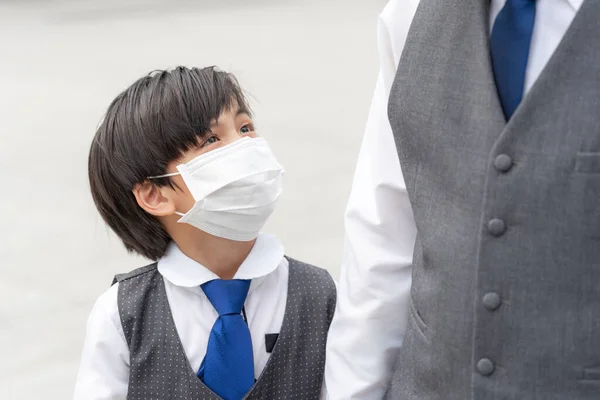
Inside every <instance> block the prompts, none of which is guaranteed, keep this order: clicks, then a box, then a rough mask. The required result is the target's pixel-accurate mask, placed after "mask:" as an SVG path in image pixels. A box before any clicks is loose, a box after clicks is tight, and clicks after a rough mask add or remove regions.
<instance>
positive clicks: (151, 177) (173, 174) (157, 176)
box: [146, 172, 181, 179]
mask: <svg viewBox="0 0 600 400" xmlns="http://www.w3.org/2000/svg"><path fill="white" fill-rule="evenodd" d="M177 175H181V172H171V173H170V174H164V175H156V176H147V177H146V179H160V178H170V177H172V176H177Z"/></svg>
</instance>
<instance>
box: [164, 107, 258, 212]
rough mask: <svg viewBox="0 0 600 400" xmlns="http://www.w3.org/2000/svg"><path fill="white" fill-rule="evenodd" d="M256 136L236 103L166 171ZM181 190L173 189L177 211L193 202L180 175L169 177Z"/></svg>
mask: <svg viewBox="0 0 600 400" xmlns="http://www.w3.org/2000/svg"><path fill="white" fill-rule="evenodd" d="M246 136H248V137H252V138H255V137H257V134H256V131H255V130H254V123H253V121H252V118H250V116H249V115H248V114H247V113H246V112H245V111H243V110H241V109H240V108H239V107H238V105H237V103H233V105H232V106H231V109H230V110H225V111H223V112H222V113H221V115H220V116H219V119H218V120H213V121H212V123H211V125H210V132H209V133H208V134H207V135H206V136H205V137H204V138H203V139H201V141H200V142H199V143H198V146H197V147H196V148H194V149H191V150H189V151H187V152H185V153H184V154H183V155H182V156H181V157H180V158H179V159H177V160H175V161H173V162H171V163H170V164H169V166H168V168H167V171H166V173H171V172H177V166H178V165H180V164H185V163H187V162H189V161H191V160H193V159H194V158H196V157H198V156H199V155H201V154H204V153H208V152H210V151H212V150H215V149H218V148H219V147H222V146H225V145H228V144H231V143H233V142H235V141H236V140H240V139H241V138H243V137H246ZM171 179H172V180H173V182H175V184H176V185H177V186H178V187H179V188H180V189H181V190H172V191H173V201H174V202H175V208H176V210H177V211H179V212H182V213H186V212H187V211H188V210H189V209H191V208H192V206H193V205H194V203H195V200H194V198H193V197H192V194H191V193H190V191H189V190H188V188H187V186H186V185H185V183H184V182H183V179H182V178H181V176H180V175H177V176H174V177H172V178H171Z"/></svg>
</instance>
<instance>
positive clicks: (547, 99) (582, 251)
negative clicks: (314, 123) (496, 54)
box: [387, 0, 600, 400]
mask: <svg viewBox="0 0 600 400" xmlns="http://www.w3.org/2000/svg"><path fill="white" fill-rule="evenodd" d="M488 18H489V1H488V0H421V2H420V5H419V7H418V10H417V13H416V16H415V19H414V21H413V23H412V25H411V28H410V32H409V35H408V40H407V42H406V47H405V48H404V51H403V53H402V57H401V60H400V63H399V66H398V71H397V75H396V78H395V81H394V84H393V87H392V90H391V96H390V99H389V109H388V114H389V119H390V123H391V126H392V129H393V132H394V138H395V141H396V145H397V148H398V155H399V158H400V162H401V166H402V171H403V175H404V178H405V181H406V185H407V188H408V194H409V198H410V201H411V205H412V208H413V212H414V217H415V221H416V225H417V230H418V235H417V236H418V237H417V242H416V245H415V251H414V259H413V284H412V290H411V300H412V301H411V304H410V311H411V312H410V316H409V321H408V328H407V331H406V335H405V338H404V343H403V346H402V348H401V350H400V353H399V356H398V358H397V361H396V365H395V367H394V374H393V378H392V385H391V387H390V389H389V392H388V395H387V397H388V398H390V399H403V400H433V399H435V400H467V399H477V400H509V399H511V400H517V399H519V400H521V399H540V400H558V399H561V400H567V399H568V400H584V399H586V400H591V399H595V400H598V399H600V0H587V1H585V2H584V4H583V5H582V8H581V9H580V11H579V13H578V14H577V16H576V18H575V20H574V21H573V23H572V25H571V27H570V29H569V31H568V32H567V34H566V36H565V37H564V39H563V40H562V42H561V44H560V45H559V47H558V49H557V50H556V52H555V53H554V55H553V56H552V58H551V59H550V61H549V62H548V64H547V66H546V68H545V69H544V71H543V72H542V74H541V75H540V77H539V78H538V80H537V81H536V82H535V85H534V86H533V87H532V89H531V90H530V91H529V93H528V94H527V96H526V97H525V98H524V99H523V101H522V103H521V105H520V106H519V108H518V109H517V111H516V112H515V113H514V115H513V117H512V118H511V119H510V121H509V122H508V123H507V122H506V120H505V119H504V116H503V114H502V110H501V107H500V103H499V100H498V96H497V91H496V88H495V85H494V79H493V74H492V70H491V65H490V55H489V48H488V41H489V22H488ZM390 218H393V216H392V215H391V216H390Z"/></svg>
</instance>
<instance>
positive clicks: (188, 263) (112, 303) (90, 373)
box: [74, 234, 289, 400]
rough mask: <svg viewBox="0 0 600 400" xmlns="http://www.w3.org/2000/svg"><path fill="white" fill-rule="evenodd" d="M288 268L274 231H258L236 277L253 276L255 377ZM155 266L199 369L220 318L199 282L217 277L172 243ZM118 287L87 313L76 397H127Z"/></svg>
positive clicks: (249, 305) (249, 309) (279, 316)
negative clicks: (161, 277)
mask: <svg viewBox="0 0 600 400" xmlns="http://www.w3.org/2000/svg"><path fill="white" fill-rule="evenodd" d="M288 268H289V266H288V261H287V260H286V259H285V258H284V249H283V246H282V245H281V244H280V243H279V241H278V240H277V239H275V238H274V237H273V236H269V235H265V234H261V235H260V236H259V237H258V238H257V240H256V244H255V245H254V247H253V248H252V250H251V251H250V254H249V255H248V257H247V258H246V260H244V262H243V263H242V265H241V266H240V268H239V270H238V271H237V273H236V275H235V277H234V278H235V279H252V282H251V284H250V289H249V291H248V297H247V298H246V303H245V311H246V316H247V318H248V320H247V322H248V326H249V328H250V335H251V337H252V350H253V353H254V375H255V377H256V378H257V379H258V377H259V375H260V374H261V372H262V371H263V369H264V368H265V365H266V364H267V360H268V359H269V356H270V354H269V353H267V351H266V348H265V334H268V333H279V331H280V329H281V324H282V322H283V316H284V312H285V306H286V300H287V292H288V275H289V269H288ZM158 271H159V272H160V274H161V275H162V276H163V278H164V282H165V289H166V292H167V299H168V301H169V305H170V308H171V312H172V314H173V320H174V321H175V327H176V328H177V333H178V334H179V338H180V339H181V343H182V344H183V349H184V351H185V354H186V356H187V358H188V361H189V362H190V366H191V367H192V369H194V370H196V371H197V370H198V369H199V367H200V364H201V362H202V360H203V359H204V355H205V354H206V348H207V345H208V337H209V334H210V331H211V329H212V327H213V324H214V323H215V320H216V319H217V317H218V314H217V312H216V311H215V309H214V308H213V306H212V304H211V303H210V302H209V300H208V298H207V297H206V295H205V294H204V292H203V291H202V289H201V288H200V285H202V284H203V283H205V282H208V281H211V280H213V279H219V278H218V276H217V275H215V274H214V273H212V272H211V271H209V270H208V269H207V268H205V267H204V266H202V265H200V264H198V263H197V262H195V261H194V260H192V259H190V258H188V257H187V256H185V255H184V254H183V253H182V252H181V250H179V248H178V247H177V246H176V245H175V244H174V243H171V245H170V246H169V248H168V250H167V253H166V254H165V256H164V257H163V258H161V259H160V261H159V262H158ZM118 286H119V285H118V284H116V285H114V286H112V287H111V288H110V289H109V290H107V291H106V292H105V293H104V294H102V295H101V296H100V298H98V300H97V301H96V304H95V305H94V307H93V309H92V312H91V314H90V317H89V320H88V325H87V333H86V337H85V342H84V347H83V355H82V359H81V366H80V369H79V375H78V377H77V382H76V386H75V396H74V398H75V399H76V400H108V399H110V400H124V399H125V398H126V397H127V387H128V380H129V348H128V346H127V342H126V341H125V335H124V333H123V328H122V325H121V320H120V317H119V310H118V306H117V293H118Z"/></svg>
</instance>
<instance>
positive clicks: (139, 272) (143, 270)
mask: <svg viewBox="0 0 600 400" xmlns="http://www.w3.org/2000/svg"><path fill="white" fill-rule="evenodd" d="M157 267H158V263H156V262H155V263H152V264H149V265H146V266H144V267H140V268H136V269H134V270H133V271H130V272H127V273H124V274H116V275H115V277H114V279H113V282H112V284H113V285H114V284H115V283H117V282H122V281H126V280H129V279H133V278H136V277H139V276H144V275H148V274H153V273H155V272H156V271H157Z"/></svg>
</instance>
